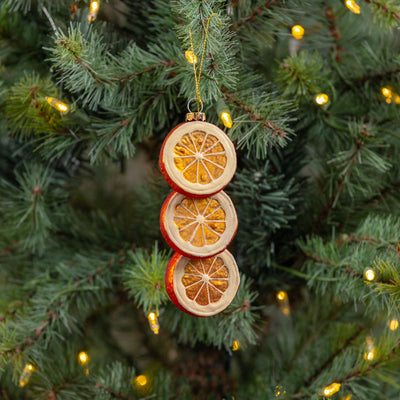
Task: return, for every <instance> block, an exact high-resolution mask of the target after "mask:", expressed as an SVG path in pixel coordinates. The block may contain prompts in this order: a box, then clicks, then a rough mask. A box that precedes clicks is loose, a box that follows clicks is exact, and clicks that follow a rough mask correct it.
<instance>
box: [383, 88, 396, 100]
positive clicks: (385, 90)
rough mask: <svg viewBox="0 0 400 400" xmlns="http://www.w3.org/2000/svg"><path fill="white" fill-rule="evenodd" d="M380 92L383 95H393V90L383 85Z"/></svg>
mask: <svg viewBox="0 0 400 400" xmlns="http://www.w3.org/2000/svg"><path fill="white" fill-rule="evenodd" d="M381 92H382V94H383V96H384V97H389V98H390V97H392V96H393V92H392V91H391V90H390V89H389V88H387V87H383V88H382V89H381Z"/></svg>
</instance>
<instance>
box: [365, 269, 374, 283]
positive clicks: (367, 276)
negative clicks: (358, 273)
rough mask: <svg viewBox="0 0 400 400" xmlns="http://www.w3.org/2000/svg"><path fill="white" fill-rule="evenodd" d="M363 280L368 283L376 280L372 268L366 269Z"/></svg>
mask: <svg viewBox="0 0 400 400" xmlns="http://www.w3.org/2000/svg"><path fill="white" fill-rule="evenodd" d="M364 276H365V279H366V280H367V281H369V282H372V281H373V280H374V279H375V278H376V274H375V271H374V270H373V269H372V268H366V270H365V271H364Z"/></svg>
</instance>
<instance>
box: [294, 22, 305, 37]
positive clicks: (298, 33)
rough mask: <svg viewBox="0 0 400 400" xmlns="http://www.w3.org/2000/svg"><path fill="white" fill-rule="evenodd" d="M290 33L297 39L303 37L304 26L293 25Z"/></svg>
mask: <svg viewBox="0 0 400 400" xmlns="http://www.w3.org/2000/svg"><path fill="white" fill-rule="evenodd" d="M292 35H293V37H294V38H295V39H297V40H300V39H303V36H304V28H303V27H302V26H301V25H294V26H293V27H292Z"/></svg>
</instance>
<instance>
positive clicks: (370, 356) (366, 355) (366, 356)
mask: <svg viewBox="0 0 400 400" xmlns="http://www.w3.org/2000/svg"><path fill="white" fill-rule="evenodd" d="M374 357H375V353H374V350H371V351H367V352H365V353H364V359H365V360H367V361H372V360H373V359H374Z"/></svg>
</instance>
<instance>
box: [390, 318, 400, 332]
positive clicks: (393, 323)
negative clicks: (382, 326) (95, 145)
mask: <svg viewBox="0 0 400 400" xmlns="http://www.w3.org/2000/svg"><path fill="white" fill-rule="evenodd" d="M388 326H389V329H390V330H391V331H395V330H396V329H397V328H398V327H399V320H398V319H397V318H393V319H391V320H390V321H389V322H388Z"/></svg>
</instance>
